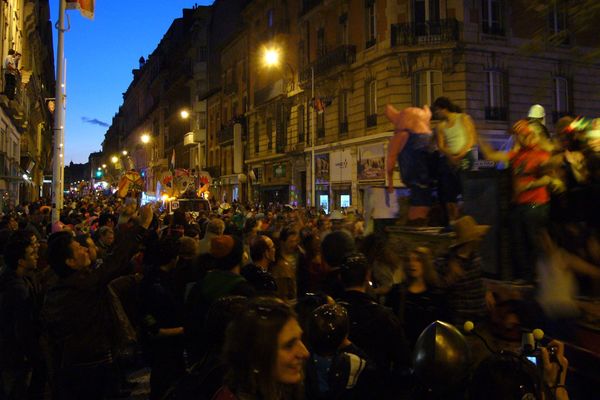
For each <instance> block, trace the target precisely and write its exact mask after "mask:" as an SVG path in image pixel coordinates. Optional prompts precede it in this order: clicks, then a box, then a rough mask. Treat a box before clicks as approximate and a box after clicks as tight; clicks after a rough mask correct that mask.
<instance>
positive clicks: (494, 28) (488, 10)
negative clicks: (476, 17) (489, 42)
mask: <svg viewBox="0 0 600 400" xmlns="http://www.w3.org/2000/svg"><path fill="white" fill-rule="evenodd" d="M482 1H483V7H482V10H483V16H482V17H483V18H482V21H483V26H482V30H483V33H487V34H490V35H501V36H503V35H504V16H503V14H502V12H503V10H502V7H503V5H502V1H501V0H482Z"/></svg>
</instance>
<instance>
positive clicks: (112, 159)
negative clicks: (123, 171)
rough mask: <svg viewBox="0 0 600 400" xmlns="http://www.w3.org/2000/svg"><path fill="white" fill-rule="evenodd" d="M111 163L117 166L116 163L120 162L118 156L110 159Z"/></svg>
mask: <svg viewBox="0 0 600 400" xmlns="http://www.w3.org/2000/svg"><path fill="white" fill-rule="evenodd" d="M110 161H111V162H112V163H113V164H116V163H117V162H118V161H119V157H117V156H112V157H111V158H110Z"/></svg>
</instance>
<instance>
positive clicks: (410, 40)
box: [392, 18, 459, 46]
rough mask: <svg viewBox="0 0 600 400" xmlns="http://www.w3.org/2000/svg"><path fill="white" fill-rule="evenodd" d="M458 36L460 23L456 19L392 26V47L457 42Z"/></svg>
mask: <svg viewBox="0 0 600 400" xmlns="http://www.w3.org/2000/svg"><path fill="white" fill-rule="evenodd" d="M458 36H459V29H458V21H457V20H456V19H454V18H449V19H440V20H437V21H426V22H414V23H405V24H393V25H392V46H415V45H421V44H437V43H447V42H455V41H457V40H458Z"/></svg>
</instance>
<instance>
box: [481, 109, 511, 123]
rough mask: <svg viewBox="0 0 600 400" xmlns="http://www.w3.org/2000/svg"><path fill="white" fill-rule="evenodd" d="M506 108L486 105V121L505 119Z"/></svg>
mask: <svg viewBox="0 0 600 400" xmlns="http://www.w3.org/2000/svg"><path fill="white" fill-rule="evenodd" d="M507 117H508V109H507V108H506V107H486V108H485V119H487V120H488V121H506V119H507Z"/></svg>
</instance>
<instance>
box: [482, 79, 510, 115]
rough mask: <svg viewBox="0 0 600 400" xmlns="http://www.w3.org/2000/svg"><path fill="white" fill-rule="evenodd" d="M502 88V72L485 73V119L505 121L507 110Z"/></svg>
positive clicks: (503, 86)
mask: <svg viewBox="0 0 600 400" xmlns="http://www.w3.org/2000/svg"><path fill="white" fill-rule="evenodd" d="M504 88H505V85H504V74H503V73H502V71H497V70H490V71H486V82H485V91H486V93H485V119H487V120H495V121H506V118H507V109H506V101H505V96H504Z"/></svg>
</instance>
